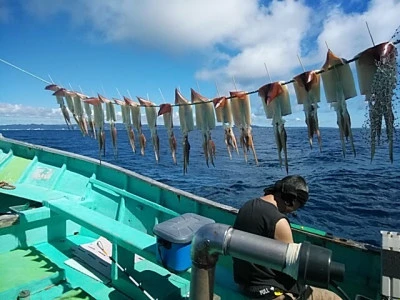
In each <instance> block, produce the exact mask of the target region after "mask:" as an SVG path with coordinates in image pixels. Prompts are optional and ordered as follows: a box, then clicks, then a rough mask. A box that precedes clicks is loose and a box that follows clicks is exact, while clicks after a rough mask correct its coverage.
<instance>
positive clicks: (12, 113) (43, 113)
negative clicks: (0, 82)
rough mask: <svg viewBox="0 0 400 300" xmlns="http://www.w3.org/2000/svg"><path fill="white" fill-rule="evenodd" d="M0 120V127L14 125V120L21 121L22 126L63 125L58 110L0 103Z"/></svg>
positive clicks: (62, 119)
mask: <svg viewBox="0 0 400 300" xmlns="http://www.w3.org/2000/svg"><path fill="white" fill-rule="evenodd" d="M0 120H1V122H0V125H5V124H15V120H23V123H24V124H31V123H33V124H63V123H64V118H63V116H62V113H61V111H60V109H55V108H45V107H32V106H25V105H21V104H8V103H0Z"/></svg>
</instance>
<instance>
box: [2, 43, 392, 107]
mask: <svg viewBox="0 0 400 300" xmlns="http://www.w3.org/2000/svg"><path fill="white" fill-rule="evenodd" d="M398 43H400V39H398V40H396V41H394V42H392V44H393V45H397V44H398ZM358 58H359V57H358V56H357V55H356V56H355V57H353V58H352V59H350V60H346V61H345V62H344V63H343V64H341V65H339V64H337V65H334V66H331V67H329V68H328V69H326V70H323V69H322V70H318V71H316V72H315V73H316V74H321V73H324V72H327V71H330V70H332V69H334V68H336V67H338V66H342V65H347V64H350V63H352V62H354V61H356V60H358ZM0 61H1V62H3V63H5V64H6V65H9V66H11V67H13V68H15V69H17V70H19V71H21V72H23V73H26V74H28V75H30V76H32V77H34V78H36V79H38V80H40V81H43V82H45V83H47V84H54V83H53V82H49V81H47V80H45V79H43V78H41V77H39V76H37V75H35V74H33V73H31V72H28V71H26V70H24V69H22V68H20V67H18V66H16V65H14V64H12V63H10V62H8V61H6V60H4V59H1V58H0ZM293 82H294V79H290V80H288V81H285V82H283V83H281V84H282V85H288V84H290V83H293ZM255 93H258V89H257V90H254V91H251V92H243V93H241V94H240V96H244V95H251V94H255ZM235 97H236V96H227V97H224V98H226V99H232V98H235ZM106 98H107V97H106ZM214 99H215V98H214ZM214 99H211V100H208V101H203V102H195V103H187V104H186V103H185V104H171V106H186V105H198V104H204V103H211V102H213V100H214ZM113 104H114V105H118V104H116V103H113ZM139 106H140V107H160V106H161V105H149V106H146V105H139Z"/></svg>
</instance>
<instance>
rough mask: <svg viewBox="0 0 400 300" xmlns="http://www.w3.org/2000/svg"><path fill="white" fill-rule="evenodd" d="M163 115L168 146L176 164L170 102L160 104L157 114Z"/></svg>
mask: <svg viewBox="0 0 400 300" xmlns="http://www.w3.org/2000/svg"><path fill="white" fill-rule="evenodd" d="M161 115H162V116H163V118H164V126H165V127H166V128H167V134H168V141H169V148H170V150H171V154H172V160H173V161H174V164H175V165H176V138H175V135H174V131H173V130H172V128H173V127H174V125H173V121H172V105H171V104H168V103H166V104H161V105H160V109H159V111H158V116H161Z"/></svg>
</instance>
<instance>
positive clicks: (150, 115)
mask: <svg viewBox="0 0 400 300" xmlns="http://www.w3.org/2000/svg"><path fill="white" fill-rule="evenodd" d="M137 98H138V100H139V103H140V105H143V106H144V107H145V108H144V109H145V112H146V118H147V124H148V125H149V128H150V133H151V140H152V142H153V149H154V155H155V157H156V161H157V163H158V161H159V159H160V139H159V137H158V134H157V109H156V105H155V104H154V103H153V102H150V101H148V100H145V99H143V98H140V97H137Z"/></svg>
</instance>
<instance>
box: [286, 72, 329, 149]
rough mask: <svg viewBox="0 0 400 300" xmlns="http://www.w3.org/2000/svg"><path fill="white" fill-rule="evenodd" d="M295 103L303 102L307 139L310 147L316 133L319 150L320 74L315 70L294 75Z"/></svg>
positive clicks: (320, 142)
mask: <svg viewBox="0 0 400 300" xmlns="http://www.w3.org/2000/svg"><path fill="white" fill-rule="evenodd" d="M293 85H294V90H295V92H296V97H297V103H298V104H303V108H304V114H305V116H306V124H307V130H308V141H309V143H310V147H311V149H312V144H313V137H314V134H316V135H317V138H318V144H319V150H320V151H321V150H322V141H321V132H320V130H319V125H318V114H317V110H318V102H320V97H321V93H320V76H319V74H317V73H316V72H315V71H308V72H304V73H301V74H299V75H297V76H296V77H294V84H293Z"/></svg>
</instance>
